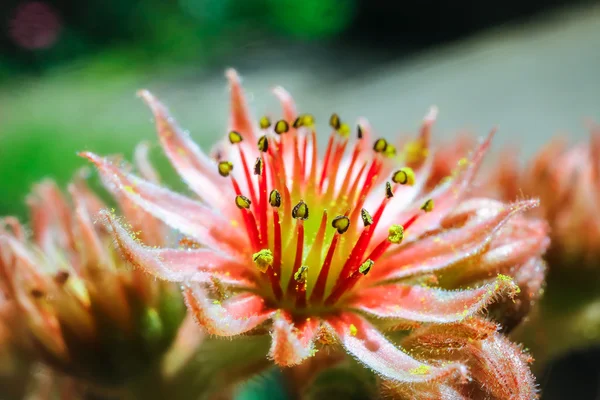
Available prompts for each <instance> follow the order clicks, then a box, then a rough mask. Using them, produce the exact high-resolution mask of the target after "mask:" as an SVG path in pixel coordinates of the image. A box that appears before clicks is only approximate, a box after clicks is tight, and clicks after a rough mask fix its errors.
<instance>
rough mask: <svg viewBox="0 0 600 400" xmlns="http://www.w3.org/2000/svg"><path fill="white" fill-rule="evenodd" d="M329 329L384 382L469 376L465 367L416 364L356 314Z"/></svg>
mask: <svg viewBox="0 0 600 400" xmlns="http://www.w3.org/2000/svg"><path fill="white" fill-rule="evenodd" d="M326 326H328V327H329V328H330V329H331V331H332V333H334V334H335V335H336V336H337V337H338V338H339V340H340V342H341V344H342V345H343V346H344V347H345V348H346V350H347V351H348V352H349V353H350V354H352V356H354V357H355V358H356V359H357V360H358V361H360V362H362V363H363V364H365V365H366V366H367V367H369V368H370V369H372V370H373V371H375V372H376V373H377V374H379V375H381V376H382V377H383V378H386V379H390V380H394V381H400V382H405V383H418V382H428V381H439V380H443V379H446V378H451V377H453V376H457V375H458V376H464V375H465V374H466V370H465V367H464V366H462V365H461V364H447V365H446V366H444V367H434V366H430V365H427V364H423V363H421V362H419V361H417V360H415V359H414V358H412V357H411V356H409V355H408V354H407V353H405V352H404V351H402V350H401V349H399V348H398V347H397V346H396V345H394V344H393V343H391V342H390V341H388V340H387V339H386V338H385V337H384V336H383V335H382V334H381V333H379V332H378V331H377V329H376V328H375V327H374V326H373V325H371V324H370V323H369V322H367V321H366V320H365V319H363V318H361V317H360V316H358V315H356V314H351V313H343V314H340V315H338V316H335V317H331V318H329V319H328V320H327V322H326Z"/></svg>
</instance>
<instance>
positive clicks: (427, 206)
mask: <svg viewBox="0 0 600 400" xmlns="http://www.w3.org/2000/svg"><path fill="white" fill-rule="evenodd" d="M421 210H423V211H425V212H431V211H432V210H433V199H429V200H426V201H425V203H423V205H422V206H421Z"/></svg>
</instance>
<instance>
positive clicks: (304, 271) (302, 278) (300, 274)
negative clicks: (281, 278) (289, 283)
mask: <svg viewBox="0 0 600 400" xmlns="http://www.w3.org/2000/svg"><path fill="white" fill-rule="evenodd" d="M307 276H308V266H306V265H302V266H301V267H300V268H299V269H298V271H296V273H295V274H294V280H295V281H296V282H301V283H305V282H306V277H307Z"/></svg>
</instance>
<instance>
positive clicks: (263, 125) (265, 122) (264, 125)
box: [258, 115, 271, 129]
mask: <svg viewBox="0 0 600 400" xmlns="http://www.w3.org/2000/svg"><path fill="white" fill-rule="evenodd" d="M258 123H259V125H260V129H268V128H269V127H270V126H271V119H270V118H269V117H267V116H266V115H265V116H264V117H262V118H261V119H260V121H259V122H258Z"/></svg>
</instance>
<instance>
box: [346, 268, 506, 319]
mask: <svg viewBox="0 0 600 400" xmlns="http://www.w3.org/2000/svg"><path fill="white" fill-rule="evenodd" d="M505 292H508V293H509V294H510V295H511V296H514V295H515V294H516V292H517V285H516V284H515V283H514V282H513V281H512V280H510V279H507V278H497V279H496V281H495V282H493V283H488V284H486V285H483V286H481V287H479V288H477V289H468V290H455V291H449V290H443V289H437V288H429V287H424V286H412V285H402V284H396V285H385V286H376V287H371V288H366V289H362V290H360V291H359V292H358V293H357V294H356V297H354V298H353V299H352V300H351V302H350V307H353V308H356V309H357V310H359V311H362V312H365V313H367V314H370V315H373V316H375V317H377V318H391V319H402V320H410V321H419V322H432V323H442V324H443V323H449V322H456V321H462V320H463V319H465V318H468V317H470V316H472V315H474V314H476V313H478V312H480V311H481V310H482V309H483V308H485V307H486V306H487V305H488V304H490V303H491V302H492V301H493V300H494V299H495V298H496V297H498V296H499V295H501V294H502V293H505Z"/></svg>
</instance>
